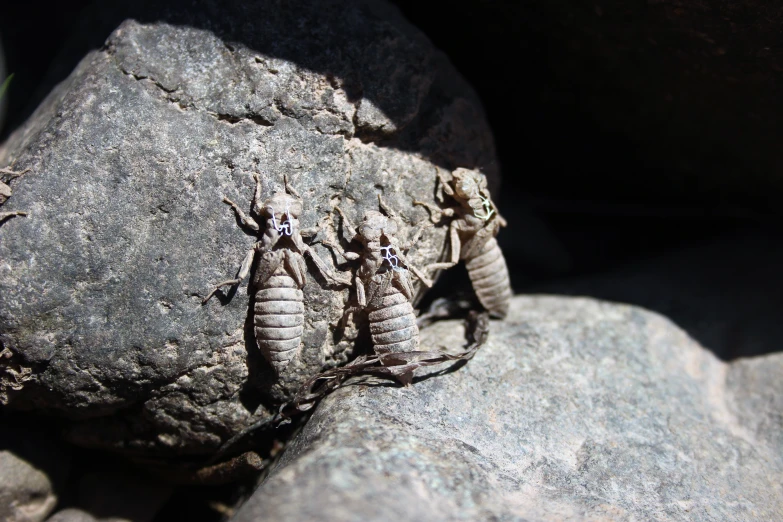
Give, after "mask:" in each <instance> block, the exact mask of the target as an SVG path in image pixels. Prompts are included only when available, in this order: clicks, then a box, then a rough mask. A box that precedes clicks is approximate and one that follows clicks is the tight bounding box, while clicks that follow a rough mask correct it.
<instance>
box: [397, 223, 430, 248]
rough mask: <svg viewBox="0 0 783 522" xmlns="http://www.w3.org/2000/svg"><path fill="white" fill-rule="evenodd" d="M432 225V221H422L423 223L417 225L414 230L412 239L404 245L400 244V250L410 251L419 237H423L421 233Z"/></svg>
mask: <svg viewBox="0 0 783 522" xmlns="http://www.w3.org/2000/svg"><path fill="white" fill-rule="evenodd" d="M431 227H432V223H422V224H421V225H419V226H418V227H416V230H415V231H414V232H413V236H411V238H410V240H409V241H408V242H407V243H405V244H404V245H400V250H403V251H408V250H409V249H410V248H411V247H412V246H413V245H415V244H416V242H417V241H418V240H419V238H420V237H421V233H422V232H424V231H425V230H427V229H428V228H431Z"/></svg>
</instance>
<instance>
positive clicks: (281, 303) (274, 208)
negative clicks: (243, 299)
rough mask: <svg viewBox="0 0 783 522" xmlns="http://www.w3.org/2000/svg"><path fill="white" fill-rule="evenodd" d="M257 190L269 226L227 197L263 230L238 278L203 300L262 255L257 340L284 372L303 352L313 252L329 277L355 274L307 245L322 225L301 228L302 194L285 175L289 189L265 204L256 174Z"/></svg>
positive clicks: (341, 279) (340, 280)
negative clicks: (338, 270) (336, 269)
mask: <svg viewBox="0 0 783 522" xmlns="http://www.w3.org/2000/svg"><path fill="white" fill-rule="evenodd" d="M254 178H255V180H256V190H255V194H254V196H253V205H252V209H253V212H254V213H255V214H256V215H258V216H259V217H263V218H266V223H265V225H266V226H265V227H263V228H262V227H261V226H260V225H259V224H258V222H257V221H256V220H255V219H254V218H252V217H250V216H248V215H246V214H245V213H244V212H243V211H242V209H240V208H239V207H238V206H237V205H236V204H235V203H234V202H233V201H231V200H230V199H228V198H223V201H224V202H225V203H227V204H228V205H230V206H231V208H232V209H233V210H234V212H235V213H236V215H237V217H239V220H240V222H241V223H242V224H243V225H245V226H247V227H248V228H250V229H251V230H253V231H254V232H256V233H260V234H261V238H260V240H259V241H258V242H257V243H256V244H255V245H254V246H253V248H252V249H251V250H250V251H249V252H248V253H247V255H246V256H245V259H244V260H243V261H242V266H241V267H240V269H239V272H238V273H237V276H236V278H234V279H229V280H228V281H223V282H221V283H219V284H218V285H216V286H215V288H214V289H213V290H212V291H211V292H210V293H209V295H207V297H206V298H204V300H203V301H202V303H206V302H207V301H209V299H210V298H211V297H212V296H213V295H214V294H215V292H217V291H218V289H220V288H221V287H223V286H232V285H236V284H239V283H240V282H242V280H244V279H245V277H247V275H248V273H249V272H250V268H251V267H252V265H253V259H254V258H255V256H256V254H257V253H259V254H261V259H260V260H259V262H258V266H257V268H256V274H255V277H254V279H253V286H254V288H255V304H254V307H253V324H254V330H255V337H256V343H257V345H258V348H259V350H260V351H261V353H262V354H263V355H264V358H266V360H267V361H268V362H269V363H270V364H271V365H272V367H274V369H275V370H276V371H277V372H278V374H279V373H280V372H282V371H283V370H284V369H285V368H286V367H287V366H288V364H289V363H290V362H291V360H292V359H293V358H294V357H295V356H296V355H297V354H298V353H299V350H300V348H301V345H302V332H303V329H304V319H305V317H304V312H305V307H304V294H303V293H302V288H303V287H304V285H305V283H306V282H307V263H306V262H305V258H304V255H305V254H308V255H309V256H310V258H311V259H312V260H313V263H314V264H315V266H316V268H317V269H318V271H319V272H320V273H321V274H322V275H323V276H324V277H325V278H326V279H327V280H329V281H332V282H333V283H336V284H341V285H348V284H350V279H349V278H346V277H345V276H339V275H335V274H334V273H333V272H332V271H331V270H329V268H328V267H327V266H326V264H325V263H324V261H323V260H322V259H321V258H320V257H318V255H317V254H316V253H315V252H314V251H313V250H312V249H311V248H310V247H309V246H308V245H307V244H305V242H304V240H303V239H302V235H310V234H314V233H315V232H316V231H317V229H313V230H300V227H299V216H300V215H301V213H302V198H301V197H300V196H299V195H298V194H297V193H296V192H295V191H294V190H293V189H292V188H291V186H290V185H289V184H288V179H287V178H286V177H284V178H283V179H284V184H285V189H286V191H287V193H286V192H278V193H276V194H274V195H273V196H272V197H271V198H270V199H268V200H267V201H266V202H264V204H263V206H262V205H261V180H260V178H259V176H258V175H257V174H255V175H254Z"/></svg>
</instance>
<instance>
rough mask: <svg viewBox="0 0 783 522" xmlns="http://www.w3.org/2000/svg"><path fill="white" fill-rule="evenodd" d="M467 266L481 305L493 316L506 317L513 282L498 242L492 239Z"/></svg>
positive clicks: (466, 263) (466, 262)
mask: <svg viewBox="0 0 783 522" xmlns="http://www.w3.org/2000/svg"><path fill="white" fill-rule="evenodd" d="M465 266H466V267H467V269H468V275H469V276H470V281H471V283H473V290H474V291H475V292H476V295H477V296H478V299H479V302H480V303H481V305H482V306H483V307H484V308H486V309H487V311H488V312H489V313H490V314H491V315H493V316H495V317H500V318H503V317H505V316H506V314H508V305H509V300H510V299H511V281H510V279H509V277H508V267H507V266H506V259H505V258H504V257H503V252H501V250H500V246H498V242H497V240H495V238H494V237H493V238H490V239H489V241H487V242H486V243H485V244H484V246H483V247H482V248H481V251H480V252H479V253H478V255H476V256H473V257H471V258H470V259H466V260H465Z"/></svg>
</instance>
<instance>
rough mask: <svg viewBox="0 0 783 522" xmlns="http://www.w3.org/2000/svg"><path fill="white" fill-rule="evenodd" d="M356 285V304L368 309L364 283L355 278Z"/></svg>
mask: <svg viewBox="0 0 783 522" xmlns="http://www.w3.org/2000/svg"><path fill="white" fill-rule="evenodd" d="M354 283H356V302H357V303H358V304H359V307H360V308H366V307H367V295H366V294H365V292H364V282H363V281H362V280H361V279H359V278H358V277H356V278H354Z"/></svg>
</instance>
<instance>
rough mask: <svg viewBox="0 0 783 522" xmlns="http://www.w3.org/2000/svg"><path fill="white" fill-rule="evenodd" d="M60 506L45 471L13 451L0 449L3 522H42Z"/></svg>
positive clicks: (1, 512)
mask: <svg viewBox="0 0 783 522" xmlns="http://www.w3.org/2000/svg"><path fill="white" fill-rule="evenodd" d="M56 504H57V495H56V494H55V492H54V488H53V487H52V482H51V480H50V479H49V477H48V476H47V475H46V473H44V472H43V471H42V470H40V469H38V468H36V467H35V466H34V465H32V463H30V462H28V461H27V460H25V459H24V458H22V457H20V456H19V455H17V454H16V453H15V452H13V451H10V450H5V449H4V450H0V520H4V521H6V522H41V521H42V520H44V519H45V518H46V516H47V515H48V514H49V513H51V511H52V510H53V509H54V506H55V505H56Z"/></svg>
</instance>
